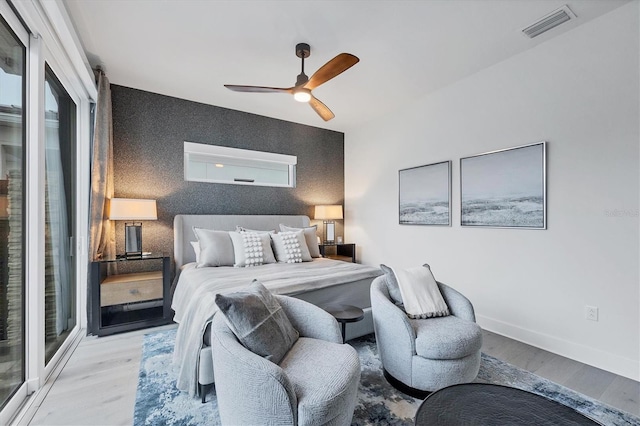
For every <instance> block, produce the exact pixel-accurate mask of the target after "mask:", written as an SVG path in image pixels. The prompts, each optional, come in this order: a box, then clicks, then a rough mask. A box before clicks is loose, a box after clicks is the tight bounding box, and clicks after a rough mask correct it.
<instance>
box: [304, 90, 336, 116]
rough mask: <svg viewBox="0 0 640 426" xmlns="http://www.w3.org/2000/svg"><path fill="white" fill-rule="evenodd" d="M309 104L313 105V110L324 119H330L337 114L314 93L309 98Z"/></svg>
mask: <svg viewBox="0 0 640 426" xmlns="http://www.w3.org/2000/svg"><path fill="white" fill-rule="evenodd" d="M309 105H311V108H313V110H314V111H315V112H317V113H318V115H319V116H320V117H322V119H323V120H324V121H329V120H331V119H332V118H333V117H335V114H334V113H332V112H331V110H330V109H329V108H327V106H326V105H325V104H323V103H322V102H320V100H318V98H316V97H315V96H313V95H311V99H310V100H309Z"/></svg>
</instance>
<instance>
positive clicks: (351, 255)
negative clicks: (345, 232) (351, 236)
mask: <svg viewBox="0 0 640 426" xmlns="http://www.w3.org/2000/svg"><path fill="white" fill-rule="evenodd" d="M319 247H320V254H321V255H322V257H326V258H328V259H334V260H342V261H344V262H353V263H356V245H355V244H354V243H344V244H320V246H319Z"/></svg>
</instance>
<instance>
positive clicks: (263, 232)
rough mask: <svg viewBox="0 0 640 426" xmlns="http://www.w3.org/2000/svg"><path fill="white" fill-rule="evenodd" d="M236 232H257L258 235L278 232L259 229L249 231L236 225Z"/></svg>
mask: <svg viewBox="0 0 640 426" xmlns="http://www.w3.org/2000/svg"><path fill="white" fill-rule="evenodd" d="M236 232H256V233H258V234H268V233H270V232H276V231H275V229H272V230H271V231H259V230H257V229H247V228H245V227H244V226H240V225H236Z"/></svg>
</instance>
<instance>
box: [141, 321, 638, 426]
mask: <svg viewBox="0 0 640 426" xmlns="http://www.w3.org/2000/svg"><path fill="white" fill-rule="evenodd" d="M174 340H175V329H172V330H165V331H158V332H154V333H150V334H147V335H146V336H145V337H144V346H143V349H142V351H143V352H142V360H141V365H140V376H139V379H138V390H137V395H136V405H135V411H134V425H136V426H141V425H179V426H187V425H205V424H206V425H220V417H219V416H218V404H217V401H216V396H215V390H213V391H211V392H210V393H209V394H208V395H207V403H206V404H202V403H201V402H200V399H199V398H190V397H189V396H188V395H186V394H185V393H184V392H180V391H178V390H177V389H176V388H175V380H174V377H176V370H175V367H174V366H173V365H172V353H173V343H174ZM349 343H350V344H351V345H352V346H353V347H355V348H356V350H357V351H358V354H359V355H360V362H361V365H362V378H361V380H360V389H359V391H358V402H357V404H356V409H355V412H354V416H353V423H352V426H364V425H381V424H383V425H398V426H400V425H402V426H404V425H407V426H408V425H413V419H414V416H415V413H416V411H417V409H418V406H419V405H420V403H421V402H422V401H421V400H418V399H415V398H412V397H410V396H407V395H404V394H403V393H401V392H399V391H397V390H396V389H395V388H393V387H392V386H391V385H389V384H388V383H387V381H386V380H385V378H384V377H383V375H382V367H381V364H380V360H379V359H378V356H377V348H376V344H375V340H374V337H373V335H369V336H365V337H362V338H359V339H355V340H352V341H350V342H349ZM476 381H477V382H479V383H495V384H501V385H506V386H512V387H515V388H519V389H523V390H526V391H529V392H533V393H537V394H539V395H543V396H545V397H547V398H549V399H553V400H555V401H558V402H561V403H562V404H565V405H568V406H570V407H573V408H574V409H575V410H577V411H579V412H580V413H582V414H584V415H586V416H588V417H590V418H592V419H594V420H596V421H598V422H600V423H602V424H603V425H611V426H617V425H620V426H622V425H627V426H628V425H632V426H633V425H635V426H640V418H637V417H635V416H632V415H630V414H627V413H624V412H622V411H619V410H616V409H614V408H611V407H609V406H607V405H605V404H602V403H601V402H599V401H596V400H594V399H591V398H589V397H587V396H584V395H581V394H579V393H577V392H574V391H572V390H570V389H567V388H565V387H563V386H560V385H558V384H556V383H553V382H551V381H549V380H547V379H544V378H541V377H538V376H536V375H535V374H532V373H529V372H528V371H524V370H522V369H520V368H517V367H514V366H512V365H510V364H507V363H505V362H502V361H500V360H498V359H496V358H493V357H490V356H488V355H485V354H482V364H481V366H480V373H479V374H478V378H477V379H476Z"/></svg>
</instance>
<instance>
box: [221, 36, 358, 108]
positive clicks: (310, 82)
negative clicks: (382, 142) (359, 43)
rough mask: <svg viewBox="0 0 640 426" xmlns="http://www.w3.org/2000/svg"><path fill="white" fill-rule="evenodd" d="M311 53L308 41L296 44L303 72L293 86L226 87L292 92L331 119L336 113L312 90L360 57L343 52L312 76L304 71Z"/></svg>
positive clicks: (298, 99)
mask: <svg viewBox="0 0 640 426" xmlns="http://www.w3.org/2000/svg"><path fill="white" fill-rule="evenodd" d="M310 55H311V48H310V47H309V45H308V44H307V43H298V44H297V45H296V56H297V57H298V58H301V59H302V72H301V73H300V74H299V75H298V78H297V80H296V85H295V86H292V87H287V88H284V87H263V86H236V85H233V84H225V85H224V87H226V88H227V89H230V90H234V91H236V92H253V93H289V94H292V95H293V97H294V98H295V100H297V101H298V102H308V103H309V105H311V108H313V110H314V111H315V112H316V113H318V115H319V116H320V117H322V119H323V120H324V121H329V120H331V119H332V118H333V117H335V114H334V113H333V112H331V110H330V109H329V108H327V106H326V105H325V104H323V103H322V102H320V100H318V98H316V97H315V96H313V94H312V93H311V91H312V90H313V89H315V88H316V87H318V86H320V85H321V84H323V83H326V82H327V81H329V80H331V79H332V78H334V77H336V76H337V75H339V74H341V73H343V72H344V71H346V70H348V69H349V68H351V67H352V66H354V65H355V64H357V63H358V61H360V59H358V58H357V57H356V56H354V55H352V54H350V53H341V54H339V55H338V56H336V57H335V58H333V59H331V60H330V61H329V62H327V63H326V64H324V65H323V66H321V67H320V69H318V71H316V72H315V73H314V74H313V75H312V76H311V78H309V77H307V75H306V74H305V73H304V60H305V58H308V57H309V56H310Z"/></svg>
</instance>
